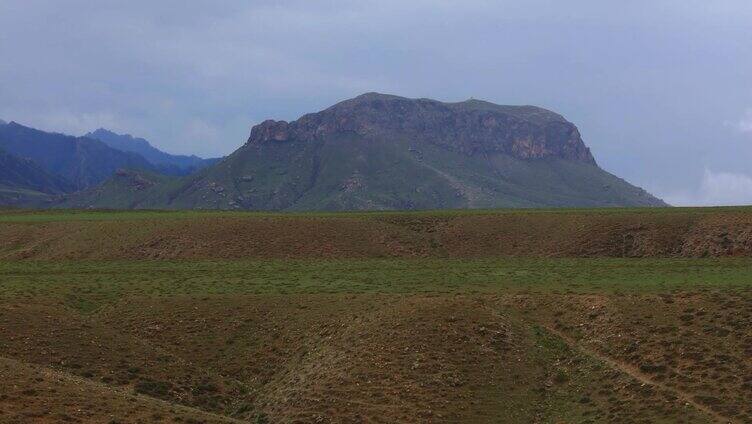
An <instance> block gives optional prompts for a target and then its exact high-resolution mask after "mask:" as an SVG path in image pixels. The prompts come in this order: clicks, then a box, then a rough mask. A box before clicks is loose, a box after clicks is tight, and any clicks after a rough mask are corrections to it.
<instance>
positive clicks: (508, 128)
mask: <svg viewBox="0 0 752 424" xmlns="http://www.w3.org/2000/svg"><path fill="white" fill-rule="evenodd" d="M337 133H351V134H356V135H358V136H360V137H363V138H365V139H369V140H379V141H384V142H388V141H389V140H390V139H395V138H408V139H410V140H414V141H415V142H416V143H431V144H434V145H438V146H441V147H444V148H446V149H448V150H452V151H457V152H460V153H463V154H466V155H476V154H484V153H499V152H501V153H506V154H509V155H511V156H514V157H517V158H521V159H540V158H545V157H557V158H562V159H569V160H575V161H579V162H587V163H591V164H595V160H594V159H593V156H592V155H591V153H590V150H589V149H588V148H587V146H585V144H584V142H583V141H582V139H581V137H580V133H579V131H578V130H577V127H576V126H575V125H574V124H572V123H571V122H568V121H567V120H566V119H564V118H563V117H562V116H561V115H558V114H556V113H554V112H551V111H548V110H546V109H543V108H539V107H535V106H502V105H496V104H493V103H490V102H486V101H482V100H475V99H471V100H467V101H464V102H458V103H443V102H439V101H436V100H432V99H408V98H405V97H400V96H394V95H389V94H380V93H365V94H362V95H360V96H357V97H355V98H352V99H349V100H345V101H342V102H340V103H337V104H335V105H334V106H332V107H330V108H328V109H325V110H323V111H321V112H317V113H311V114H307V115H304V116H302V117H301V118H300V119H298V120H296V121H293V122H286V121H274V120H267V121H264V122H262V123H261V124H259V125H257V126H255V127H253V129H252V130H251V135H250V138H249V139H248V144H250V145H259V144H262V143H267V142H289V141H296V142H310V141H313V140H324V139H326V138H327V137H329V136H331V135H334V134H337Z"/></svg>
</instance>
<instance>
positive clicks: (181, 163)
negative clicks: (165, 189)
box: [84, 128, 219, 175]
mask: <svg viewBox="0 0 752 424" xmlns="http://www.w3.org/2000/svg"><path fill="white" fill-rule="evenodd" d="M84 137H88V138H93V139H95V140H99V141H101V142H103V143H105V144H107V145H108V146H110V147H112V148H113V149H117V150H120V151H123V152H132V153H137V154H139V155H141V156H143V157H144V159H146V160H148V161H149V162H150V163H151V164H152V165H155V166H158V167H162V170H163V171H164V172H163V173H167V174H172V175H180V174H183V175H187V174H190V173H192V172H195V171H196V170H199V169H202V168H205V167H207V166H209V165H212V164H214V163H216V162H218V161H219V159H202V158H200V157H198V156H184V155H171V154H169V153H165V152H163V151H161V150H159V149H157V148H155V147H154V146H152V145H151V143H149V142H148V141H146V140H145V139H143V138H137V137H133V136H132V135H130V134H116V133H114V132H112V131H109V130H106V129H104V128H100V129H98V130H96V131H93V132H90V133H87V134H86V135H84Z"/></svg>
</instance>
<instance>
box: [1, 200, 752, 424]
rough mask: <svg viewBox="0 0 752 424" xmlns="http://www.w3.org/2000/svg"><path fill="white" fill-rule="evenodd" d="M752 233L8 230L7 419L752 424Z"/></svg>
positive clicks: (726, 228)
mask: <svg viewBox="0 0 752 424" xmlns="http://www.w3.org/2000/svg"><path fill="white" fill-rule="evenodd" d="M751 223H752V210H750V209H745V208H738V209H709V210H705V209H700V210H690V209H682V210H670V209H665V210H657V211H646V210H576V211H572V210H570V211H550V210H540V211H527V212H518V211H514V212H512V211H501V212H498V211H477V212H471V213H461V212H439V213H429V212H423V213H366V214H333V215H332V214H298V215H284V214H245V213H232V212H229V213H227V212H223V213H218V212H150V211H142V212H128V213H123V212H97V211H87V212H45V213H40V212H24V211H8V212H4V213H2V214H0V235H2V236H3V238H2V239H0V240H2V241H0V379H2V381H5V382H6V384H5V385H4V387H3V390H2V391H0V422H9V423H26V422H44V423H47V422H63V421H65V422H97V423H99V422H120V423H130V422H144V423H147V422H217V423H219V422H222V423H224V422H256V423H259V422H269V423H271V422H324V423H327V422H343V423H350V422H353V423H356V422H383V423H394V422H489V423H490V422H509V423H531V422H540V423H561V422H567V423H569V422H590V423H600V422H614V423H628V422H633V423H640V422H646V423H647V422H650V423H654V422H659V423H660V422H664V423H676V422H684V423H708V422H740V423H742V422H752V406H750V403H749V402H748V399H749V398H750V397H751V396H752V328H750V327H749V325H748V324H749V322H752V255H750V254H748V253H747V252H748V250H745V249H748V248H749V246H750V240H752V237H750V232H749V231H750V228H752V225H750V224H751ZM588 234H589V235H590V237H585V236H586V235H588ZM97 235H98V237H97ZM273 235H276V237H273ZM625 246H628V247H629V248H625Z"/></svg>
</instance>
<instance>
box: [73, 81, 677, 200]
mask: <svg viewBox="0 0 752 424" xmlns="http://www.w3.org/2000/svg"><path fill="white" fill-rule="evenodd" d="M119 196H120V195H119V194H115V193H110V194H106V193H105V194H103V193H102V192H101V191H100V192H99V194H98V196H97V198H98V199H99V202H98V206H107V205H106V204H103V203H102V202H101V199H106V198H118V197H119ZM137 197H138V199H134V200H133V201H130V202H128V204H129V205H131V207H135V208H175V209H188V208H204V209H205V208H211V209H254V210H371V209H440V208H494V207H575V206H576V207H587V206H591V207H595V206H665V203H663V201H661V200H660V199H657V198H655V197H653V196H652V195H650V194H649V193H647V192H645V191H644V190H642V189H640V188H637V187H634V186H632V185H630V184H629V183H627V182H626V181H624V180H622V179H620V178H618V177H615V176H614V175H611V174H609V173H608V172H605V171H604V170H602V169H601V168H599V167H598V165H597V163H596V161H595V159H594V158H593V156H592V154H591V152H590V150H589V149H588V147H587V146H586V145H585V143H584V142H583V141H582V138H581V137H580V133H579V131H578V129H577V127H576V126H575V125H574V124H572V123H571V122H568V121H567V120H566V119H564V118H563V117H562V116H561V115H558V114H556V113H554V112H551V111H548V110H545V109H542V108H539V107H535V106H500V105H496V104H493V103H488V102H484V101H480V100H468V101H465V102H460V103H442V102H439V101H436V100H430V99H408V98H404V97H398V96H392V95H384V94H378V93H368V94H364V95H361V96H358V97H356V98H354V99H350V100H346V101H343V102H341V103H338V104H336V105H334V106H332V107H330V108H328V109H326V110H323V111H321V112H317V113H311V114H307V115H304V116H303V117H301V118H300V119H298V120H297V121H293V122H285V121H273V120H269V121H265V122H263V123H261V124H259V125H257V126H255V127H254V128H253V129H252V130H251V135H250V138H249V139H248V141H247V143H246V144H245V145H243V146H242V147H241V148H240V149H238V150H237V151H235V152H234V153H233V154H231V155H230V156H228V157H227V158H225V159H224V160H222V161H221V162H219V163H217V164H215V165H213V166H210V167H207V168H205V169H203V170H201V171H199V172H198V173H196V174H194V175H191V176H188V177H184V178H182V179H180V180H177V181H175V180H173V181H171V182H170V183H169V184H161V183H157V184H154V185H153V186H151V187H149V188H146V189H144V190H141V191H139V195H138V196H137ZM78 201H79V203H78V205H79V206H80V205H85V204H86V199H85V197H84V198H82V197H80V196H79V197H78Z"/></svg>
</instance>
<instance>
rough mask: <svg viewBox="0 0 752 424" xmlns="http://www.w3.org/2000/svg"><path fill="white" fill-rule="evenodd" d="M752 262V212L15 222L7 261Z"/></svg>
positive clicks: (112, 217) (12, 218)
mask: <svg viewBox="0 0 752 424" xmlns="http://www.w3.org/2000/svg"><path fill="white" fill-rule="evenodd" d="M509 256H522V257H524V256H545V257H552V256H553V257H583V256H585V257H717V256H752V209H748V208H736V209H723V208H720V209H656V210H653V209H631V210H618V209H614V210H609V209H603V210H543V211H519V210H517V211H490V212H482V211H480V212H479V211H475V212H454V211H449V212H416V213H365V214H364V213H352V214H348V213H344V214H329V215H316V214H301V215H283V214H245V213H216V212H161V213H160V212H78V213H73V212H52V213H39V212H28V213H20V212H6V213H3V214H0V258H6V259H151V258H171V259H241V258H246V259H248V258H267V259H268V258H281V259H284V258H374V257H383V258H395V257H398V258H411V257H436V258H457V257H475V258H483V257H509Z"/></svg>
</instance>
